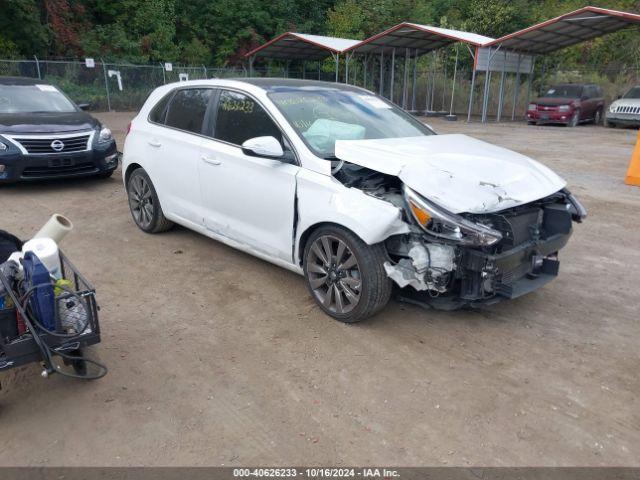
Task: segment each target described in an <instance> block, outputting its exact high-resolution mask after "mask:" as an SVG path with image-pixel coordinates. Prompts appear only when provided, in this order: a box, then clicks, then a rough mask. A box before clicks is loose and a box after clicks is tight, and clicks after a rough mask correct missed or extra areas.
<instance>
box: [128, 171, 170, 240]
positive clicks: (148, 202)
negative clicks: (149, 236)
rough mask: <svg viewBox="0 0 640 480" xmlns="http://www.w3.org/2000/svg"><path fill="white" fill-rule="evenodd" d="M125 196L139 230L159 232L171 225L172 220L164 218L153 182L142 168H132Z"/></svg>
mask: <svg viewBox="0 0 640 480" xmlns="http://www.w3.org/2000/svg"><path fill="white" fill-rule="evenodd" d="M127 196H128V197H129V210H131V216H132V217H133V221H134V222H136V225H137V226H138V228H140V230H143V231H145V232H147V233H159V232H164V231H165V230H169V229H170V228H171V227H172V226H173V222H171V221H170V220H167V219H166V218H165V216H164V213H163V212H162V207H161V206H160V200H158V194H157V193H156V190H155V188H154V187H153V183H151V179H150V178H149V175H147V172H145V171H144V170H143V169H142V168H138V169H136V170H134V171H133V172H131V174H130V175H129V176H128V178H127Z"/></svg>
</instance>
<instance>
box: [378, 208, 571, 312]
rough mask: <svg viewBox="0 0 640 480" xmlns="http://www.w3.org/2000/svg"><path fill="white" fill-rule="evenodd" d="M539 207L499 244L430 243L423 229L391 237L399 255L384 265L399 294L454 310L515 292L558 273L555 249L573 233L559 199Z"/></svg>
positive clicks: (517, 294) (393, 251)
mask: <svg viewBox="0 0 640 480" xmlns="http://www.w3.org/2000/svg"><path fill="white" fill-rule="evenodd" d="M542 211H543V213H542V214H541V215H539V217H538V218H539V223H538V224H536V225H533V226H532V225H530V224H527V225H526V227H525V226H524V225H523V226H522V228H521V230H522V232H528V233H526V238H523V237H521V238H519V239H518V240H517V241H516V242H514V244H513V245H509V246H507V245H503V246H502V247H501V248H496V249H484V250H483V249H480V248H474V247H463V246H458V245H454V244H444V243H434V242H433V239H430V238H429V237H427V236H426V235H421V234H413V235H411V237H410V238H406V237H405V238H404V239H400V238H396V239H394V240H393V241H391V242H389V243H388V245H387V248H388V250H389V252H390V254H391V255H392V257H395V258H396V259H397V260H396V261H395V262H391V261H389V262H386V263H385V270H386V272H387V275H388V276H389V277H390V278H391V279H392V280H393V281H394V282H395V283H396V284H397V285H398V287H400V290H399V291H398V294H397V297H398V299H399V300H400V301H405V302H409V303H415V304H418V305H421V306H428V307H431V308H436V309H441V310H454V309H458V308H462V307H478V306H482V305H490V304H494V303H497V302H500V301H502V300H505V299H513V298H518V297H520V296H522V295H525V294H527V293H530V292H532V291H534V290H536V289H538V288H540V287H542V286H544V285H546V284H547V283H549V282H550V281H551V280H553V279H554V278H555V277H556V276H557V275H558V270H559V265H560V263H559V260H558V251H559V250H561V249H562V248H563V247H564V246H565V245H566V244H567V242H568V240H569V238H570V237H571V233H572V218H571V213H570V212H569V211H567V210H566V209H564V208H563V206H562V205H558V204H555V205H553V206H546V207H545V208H543V209H542ZM526 215H529V216H532V217H535V213H534V212H532V211H531V210H529V211H528V212H526V213H524V214H522V215H520V217H519V218H524V217H525V216H526ZM514 218H515V216H514V217H512V220H513V219H514ZM513 223H516V221H513ZM516 237H517V233H516ZM398 258H399V259H398Z"/></svg>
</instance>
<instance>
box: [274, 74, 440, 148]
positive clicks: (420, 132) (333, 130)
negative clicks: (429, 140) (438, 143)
mask: <svg viewBox="0 0 640 480" xmlns="http://www.w3.org/2000/svg"><path fill="white" fill-rule="evenodd" d="M269 98H271V100H272V101H273V103H275V105H276V106H277V107H278V109H279V110H280V111H281V112H282V114H283V115H284V116H285V118H286V119H287V120H288V121H289V123H290V124H291V125H292V126H293V128H294V129H295V130H296V132H297V133H298V135H300V137H301V138H302V139H303V140H304V142H305V143H306V144H307V145H308V146H309V148H310V149H311V150H312V151H313V152H314V153H315V154H316V155H318V156H319V157H322V158H326V159H333V158H335V157H334V155H335V144H336V140H362V139H373V138H402V137H420V136H425V135H433V134H434V132H433V131H432V130H430V129H429V128H428V127H427V126H425V125H424V124H422V123H420V122H419V121H417V120H416V119H414V118H413V117H412V116H411V115H409V114H408V113H406V112H404V111H403V110H401V109H399V108H398V107H396V106H394V105H393V104H391V103H390V102H388V101H386V100H384V99H382V98H380V97H377V96H375V95H373V94H371V93H368V92H366V91H364V90H344V89H339V88H329V87H320V88H319V87H308V88H285V87H282V89H276V90H274V91H273V92H271V93H269Z"/></svg>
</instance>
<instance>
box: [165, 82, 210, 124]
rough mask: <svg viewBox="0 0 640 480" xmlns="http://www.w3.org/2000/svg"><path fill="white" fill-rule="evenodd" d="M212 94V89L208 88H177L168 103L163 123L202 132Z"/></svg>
mask: <svg viewBox="0 0 640 480" xmlns="http://www.w3.org/2000/svg"><path fill="white" fill-rule="evenodd" d="M212 95H213V90H212V89H210V88H187V89H182V90H178V91H177V92H176V94H175V95H174V96H173V98H172V99H171V103H170V104H169V109H168V110H167V118H166V121H165V125H166V126H167V127H173V128H177V129H180V130H185V131H187V132H193V133H202V125H203V123H204V118H205V115H206V113H207V107H208V106H209V101H210V100H211V96H212Z"/></svg>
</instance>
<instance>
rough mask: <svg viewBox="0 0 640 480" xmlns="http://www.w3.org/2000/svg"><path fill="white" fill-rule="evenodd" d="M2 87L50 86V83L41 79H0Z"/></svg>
mask: <svg viewBox="0 0 640 480" xmlns="http://www.w3.org/2000/svg"><path fill="white" fill-rule="evenodd" d="M0 85H48V82H45V81H44V80H40V79H39V78H29V77H0Z"/></svg>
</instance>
